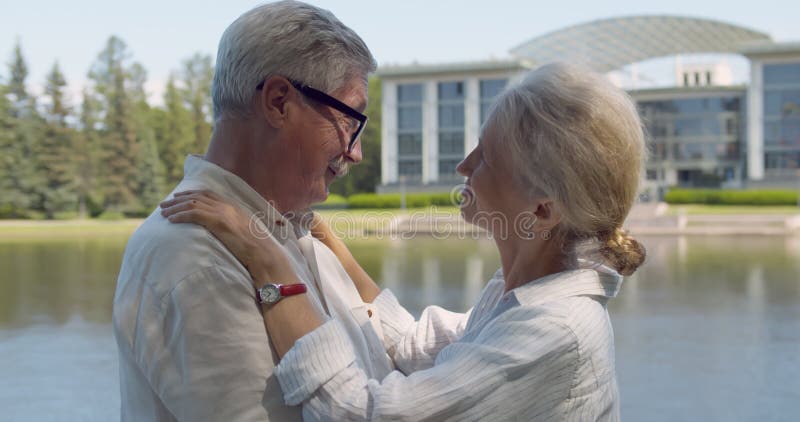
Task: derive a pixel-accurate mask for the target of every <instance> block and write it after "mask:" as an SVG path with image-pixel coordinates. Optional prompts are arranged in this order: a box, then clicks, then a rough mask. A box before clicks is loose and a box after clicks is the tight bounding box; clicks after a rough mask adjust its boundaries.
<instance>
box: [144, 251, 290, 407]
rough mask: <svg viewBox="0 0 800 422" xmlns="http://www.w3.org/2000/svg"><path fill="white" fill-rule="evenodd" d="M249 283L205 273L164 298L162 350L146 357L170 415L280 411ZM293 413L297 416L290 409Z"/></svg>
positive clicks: (214, 270)
mask: <svg viewBox="0 0 800 422" xmlns="http://www.w3.org/2000/svg"><path fill="white" fill-rule="evenodd" d="M250 286H251V282H250V281H249V280H248V279H247V278H245V276H244V274H241V273H238V272H235V271H233V270H228V269H226V268H221V267H209V268H205V269H203V270H201V271H198V272H196V273H194V274H192V275H190V276H189V277H187V278H185V279H184V280H182V281H181V282H180V283H179V284H178V285H177V286H176V287H175V288H174V289H173V291H172V292H170V294H169V295H167V296H166V297H164V299H163V300H164V302H165V303H164V304H163V309H164V315H163V328H162V329H161V330H162V331H163V342H164V343H163V344H164V346H163V349H161V350H159V353H158V355H157V356H151V357H146V358H145V359H147V360H148V361H149V362H152V363H154V364H153V365H152V366H151V367H150V370H151V371H152V373H151V374H149V379H150V380H151V383H153V386H154V389H156V391H157V393H158V395H159V397H160V398H161V399H162V401H163V402H164V404H165V406H166V407H167V408H168V409H169V411H170V412H171V413H172V414H173V415H174V416H175V417H176V418H177V419H178V420H186V421H213V420H268V419H269V417H270V416H272V417H275V416H276V415H269V412H270V411H277V412H282V411H286V409H288V408H286V409H281V408H285V406H284V405H283V403H282V397H281V392H280V388H279V386H278V383H277V380H276V379H275V378H274V377H272V376H271V373H272V369H273V362H274V361H273V360H272V358H271V352H270V348H269V341H268V338H267V333H266V330H265V329H264V322H263V319H262V317H261V313H260V312H259V311H258V305H257V304H256V302H255V299H254V298H255V294H254V293H253V290H252V287H250ZM295 411H296V410H295Z"/></svg>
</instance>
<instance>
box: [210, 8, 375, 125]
mask: <svg viewBox="0 0 800 422" xmlns="http://www.w3.org/2000/svg"><path fill="white" fill-rule="evenodd" d="M376 66H377V65H376V62H375V58H374V57H372V53H370V51H369V49H368V48H367V46H366V44H364V41H363V40H362V39H361V37H359V36H358V34H356V33H355V32H354V31H353V30H352V29H350V28H348V27H347V26H345V25H344V24H343V23H342V22H340V21H339V20H338V19H337V18H336V16H334V15H333V14H332V13H331V12H329V11H327V10H324V9H320V8H317V7H315V6H312V5H309V4H305V3H302V2H298V1H280V2H276V3H269V4H265V5H261V6H258V7H256V8H254V9H252V10H250V11H248V12H246V13H245V14H243V15H242V16H240V17H239V18H238V19H236V21H234V22H233V23H232V24H231V25H230V26H229V27H228V28H227V29H226V30H225V32H224V33H223V34H222V38H221V39H220V42H219V48H218V51H217V61H216V66H215V69H214V79H213V81H212V83H211V98H212V101H213V103H214V119H215V120H217V119H219V118H221V117H222V116H233V117H240V118H246V117H249V116H250V113H251V107H252V101H253V98H254V96H255V94H256V92H257V91H256V86H257V85H258V84H259V83H261V82H263V81H264V80H265V79H266V78H269V77H271V76H275V75H281V76H285V77H287V78H292V79H295V80H298V81H301V82H303V83H305V84H308V85H310V86H313V87H314V88H317V89H319V90H322V91H325V92H331V91H334V90H336V89H338V88H340V87H342V86H343V85H344V84H345V83H346V82H347V81H348V80H349V79H350V78H353V77H363V78H365V79H366V77H367V75H369V73H371V72H373V71H374V70H375V68H376Z"/></svg>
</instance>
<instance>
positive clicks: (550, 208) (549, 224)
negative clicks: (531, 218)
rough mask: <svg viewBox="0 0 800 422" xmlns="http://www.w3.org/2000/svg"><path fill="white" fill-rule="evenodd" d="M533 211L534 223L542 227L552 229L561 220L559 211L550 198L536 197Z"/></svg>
mask: <svg viewBox="0 0 800 422" xmlns="http://www.w3.org/2000/svg"><path fill="white" fill-rule="evenodd" d="M534 206H535V207H536V209H535V210H534V211H533V213H534V214H535V215H536V225H537V226H538V227H540V228H542V229H547V230H553V228H554V227H555V226H556V225H557V224H558V223H560V222H561V217H562V216H561V211H560V210H559V209H558V207H557V206H556V203H555V202H554V201H553V200H552V199H550V198H541V199H537V200H536V202H535V204H534Z"/></svg>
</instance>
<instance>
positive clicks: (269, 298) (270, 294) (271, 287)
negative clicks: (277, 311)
mask: <svg viewBox="0 0 800 422" xmlns="http://www.w3.org/2000/svg"><path fill="white" fill-rule="evenodd" d="M258 293H259V294H260V295H261V303H275V302H277V301H278V300H279V299H280V298H281V289H280V287H278V286H277V285H275V284H267V285H266V286H264V287H262V288H261V289H259V290H258Z"/></svg>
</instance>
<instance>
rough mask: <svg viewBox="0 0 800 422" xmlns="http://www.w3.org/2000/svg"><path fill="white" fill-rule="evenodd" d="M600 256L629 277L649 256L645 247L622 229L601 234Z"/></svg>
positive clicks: (599, 236)
mask: <svg viewBox="0 0 800 422" xmlns="http://www.w3.org/2000/svg"><path fill="white" fill-rule="evenodd" d="M598 239H599V240H600V242H601V246H600V254H601V255H602V256H603V258H605V259H606V261H607V262H608V264H610V266H611V267H612V268H614V269H615V270H617V272H618V273H620V274H622V275H625V276H628V275H631V274H633V273H634V272H635V271H636V269H637V268H639V266H640V265H642V263H644V259H645V257H646V256H647V250H646V249H645V247H644V245H642V244H641V243H639V242H638V241H637V240H636V239H634V238H633V237H631V236H630V235H628V232H627V231H626V230H624V229H623V228H622V227H617V228H615V229H613V230H609V231H607V232H603V233H600V234H599V235H598Z"/></svg>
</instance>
